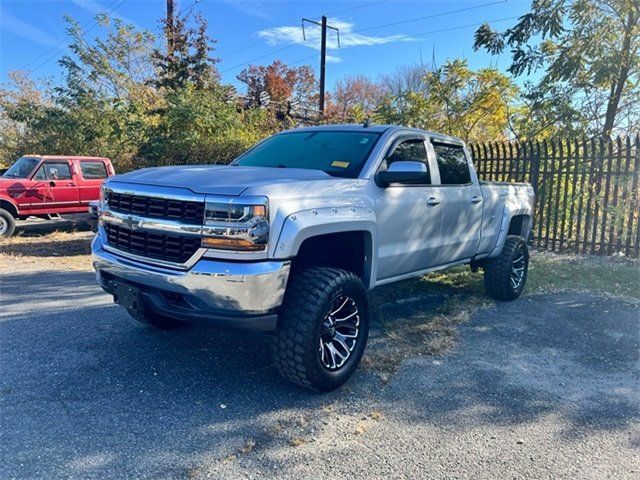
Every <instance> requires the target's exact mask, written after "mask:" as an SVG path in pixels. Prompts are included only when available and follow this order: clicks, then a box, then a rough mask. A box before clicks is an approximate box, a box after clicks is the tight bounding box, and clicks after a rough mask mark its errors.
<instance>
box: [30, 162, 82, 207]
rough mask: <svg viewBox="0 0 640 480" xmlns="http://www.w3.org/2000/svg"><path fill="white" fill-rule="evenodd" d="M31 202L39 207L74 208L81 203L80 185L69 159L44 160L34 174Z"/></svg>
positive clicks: (33, 205)
mask: <svg viewBox="0 0 640 480" xmlns="http://www.w3.org/2000/svg"><path fill="white" fill-rule="evenodd" d="M32 180H33V187H32V190H33V191H32V192H31V195H30V196H29V197H30V204H31V208H32V209H33V210H37V209H39V208H43V209H45V208H49V207H52V208H55V209H56V210H59V209H68V208H70V209H73V208H77V207H78V206H79V205H80V199H79V194H78V186H77V184H76V182H75V179H74V174H73V171H72V170H71V164H70V163H69V161H68V160H55V161H51V160H47V161H44V162H42V164H41V165H40V167H39V168H38V170H36V173H35V174H34V175H33V179H32Z"/></svg>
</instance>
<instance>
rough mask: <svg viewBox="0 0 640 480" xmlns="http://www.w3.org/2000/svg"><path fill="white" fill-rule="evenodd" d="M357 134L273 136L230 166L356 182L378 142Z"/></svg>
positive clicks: (375, 136) (370, 134)
mask: <svg viewBox="0 0 640 480" xmlns="http://www.w3.org/2000/svg"><path fill="white" fill-rule="evenodd" d="M379 136H380V135H379V134H378V133H374V132H359V131H353V132H349V131H331V130H316V131H313V130H311V131H300V132H288V133H281V134H279V135H274V136H273V137H270V138H268V139H267V140H265V141H264V142H262V143H261V144H259V145H257V146H256V147H255V148H253V149H251V150H249V151H248V152H247V153H245V154H244V155H242V156H240V157H239V158H238V159H237V160H236V161H235V162H233V164H234V165H242V166H249V167H280V168H305V169H310V170H322V171H324V172H326V173H328V174H329V175H334V176H337V177H349V178H356V177H357V176H358V174H359V173H360V170H362V166H363V165H364V163H365V161H366V160H367V158H368V157H369V154H370V153H371V150H372V149H373V147H374V146H375V144H376V142H377V141H378V138H379Z"/></svg>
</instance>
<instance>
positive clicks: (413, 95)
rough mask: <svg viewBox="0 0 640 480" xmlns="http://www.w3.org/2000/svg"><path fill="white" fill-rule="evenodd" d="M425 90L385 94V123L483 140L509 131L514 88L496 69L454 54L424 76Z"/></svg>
mask: <svg viewBox="0 0 640 480" xmlns="http://www.w3.org/2000/svg"><path fill="white" fill-rule="evenodd" d="M424 82H425V90H424V93H418V92H407V93H404V94H402V95H400V96H397V97H393V96H388V97H387V98H386V99H385V101H384V102H382V105H381V107H380V108H379V109H378V112H377V113H378V115H379V116H380V117H381V118H382V119H383V121H385V122H388V123H398V124H402V125H409V126H413V127H417V128H424V129H427V130H435V131H439V132H444V133H448V134H450V135H455V136H458V137H461V138H463V139H464V140H465V141H468V140H473V141H484V140H496V139H501V138H504V137H505V136H506V134H507V127H508V114H509V106H510V105H511V104H512V103H513V102H514V100H515V98H516V96H517V92H518V89H517V87H516V86H515V85H514V84H513V82H512V81H511V80H510V79H509V77H507V76H506V75H503V74H502V73H500V72H499V71H498V70H496V69H493V68H484V69H480V70H478V71H473V70H471V69H470V68H469V66H468V64H467V62H466V60H452V61H448V62H446V63H445V64H444V65H443V66H441V67H439V68H436V69H435V70H433V71H430V72H427V73H426V74H425V77H424Z"/></svg>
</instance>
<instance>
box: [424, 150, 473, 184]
mask: <svg viewBox="0 0 640 480" xmlns="http://www.w3.org/2000/svg"><path fill="white" fill-rule="evenodd" d="M431 143H432V144H433V149H434V150H435V152H436V160H437V162H438V169H439V170H440V183H441V184H442V185H466V184H469V183H471V174H470V173H469V162H468V160H467V156H466V155H465V153H464V148H462V147H461V146H459V145H449V144H446V143H439V142H431Z"/></svg>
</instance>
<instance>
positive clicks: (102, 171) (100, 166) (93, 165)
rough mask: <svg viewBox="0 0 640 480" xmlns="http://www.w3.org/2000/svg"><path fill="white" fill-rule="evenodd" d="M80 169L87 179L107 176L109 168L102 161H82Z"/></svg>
mask: <svg viewBox="0 0 640 480" xmlns="http://www.w3.org/2000/svg"><path fill="white" fill-rule="evenodd" d="M80 170H82V177H83V178H84V179H86V180H96V179H102V178H107V169H106V167H105V166H104V163H102V162H80Z"/></svg>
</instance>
